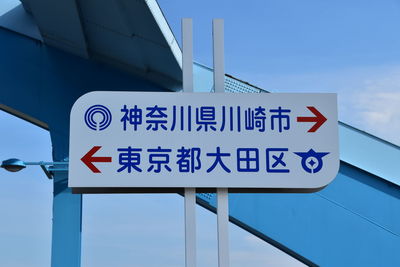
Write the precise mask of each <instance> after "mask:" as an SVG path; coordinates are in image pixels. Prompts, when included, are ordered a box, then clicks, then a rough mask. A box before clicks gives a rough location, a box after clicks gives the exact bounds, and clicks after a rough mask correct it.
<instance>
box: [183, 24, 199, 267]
mask: <svg viewBox="0 0 400 267" xmlns="http://www.w3.org/2000/svg"><path fill="white" fill-rule="evenodd" d="M192 29H193V27H192V19H189V18H184V19H182V40H183V42H182V48H183V49H182V50H183V51H182V72H183V77H182V78H183V92H190V93H193V30H192ZM184 196H185V266H186V267H196V189H195V188H185V193H184Z"/></svg>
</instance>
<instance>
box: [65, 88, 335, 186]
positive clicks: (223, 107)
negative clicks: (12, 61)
mask: <svg viewBox="0 0 400 267" xmlns="http://www.w3.org/2000/svg"><path fill="white" fill-rule="evenodd" d="M70 127H71V129H70V153H69V155H70V162H69V187H72V188H81V189H83V188H97V189H101V188H108V190H110V188H111V191H112V190H113V189H118V188H133V189H138V188H142V189H143V188H147V189H148V190H149V189H150V191H151V189H152V188H153V189H158V190H159V189H160V188H169V189H171V188H185V187H195V188H229V189H230V190H231V191H239V192H240V191H243V192H244V191H246V192H248V191H252V190H255V189H258V190H257V191H263V190H264V189H265V191H274V190H275V191H280V192H281V191H291V192H297V191H298V192H304V191H317V190H318V189H321V188H323V187H324V186H326V185H327V184H328V183H329V182H331V181H332V180H333V179H334V178H335V176H336V174H337V172H338V169H339V151H338V147H339V146H338V120H337V100H336V94H280V93H279V94H277V93H272V94H266V93H253V94H234V93H225V94H219V93H161V92H92V93H88V94H86V95H83V96H82V97H80V98H79V99H78V100H77V101H76V102H75V104H74V106H73V108H72V111H71V125H70ZM200 190H201V189H200ZM100 191H101V190H100ZM116 191H117V190H116Z"/></svg>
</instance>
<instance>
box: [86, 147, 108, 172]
mask: <svg viewBox="0 0 400 267" xmlns="http://www.w3.org/2000/svg"><path fill="white" fill-rule="evenodd" d="M100 148H101V146H94V147H92V149H90V150H89V152H88V153H86V155H85V156H83V157H82V158H81V160H82V162H83V163H84V164H85V165H86V166H87V167H88V168H89V169H90V170H91V171H92V172H94V173H101V171H100V170H99V169H97V168H96V166H94V165H93V162H111V157H93V155H94V154H95V153H96V152H97V151H98V150H99V149H100Z"/></svg>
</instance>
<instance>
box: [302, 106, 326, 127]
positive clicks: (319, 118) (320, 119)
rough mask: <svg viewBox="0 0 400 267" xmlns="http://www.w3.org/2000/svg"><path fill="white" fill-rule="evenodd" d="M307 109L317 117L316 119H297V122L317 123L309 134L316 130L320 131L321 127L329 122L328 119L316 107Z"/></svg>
mask: <svg viewBox="0 0 400 267" xmlns="http://www.w3.org/2000/svg"><path fill="white" fill-rule="evenodd" d="M307 108H308V109H309V110H310V111H311V112H312V113H313V114H314V115H315V117H297V121H298V122H315V124H314V125H313V127H311V128H310V129H309V130H308V132H315V131H316V130H318V129H319V127H321V126H322V124H324V123H325V122H326V121H327V119H326V118H325V116H324V115H322V114H321V112H319V111H318V110H317V109H316V108H315V107H307Z"/></svg>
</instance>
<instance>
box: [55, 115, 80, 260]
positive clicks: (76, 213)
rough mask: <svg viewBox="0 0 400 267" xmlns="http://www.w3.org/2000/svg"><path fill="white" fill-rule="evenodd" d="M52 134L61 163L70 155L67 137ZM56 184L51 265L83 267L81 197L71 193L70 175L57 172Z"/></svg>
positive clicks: (56, 159)
mask: <svg viewBox="0 0 400 267" xmlns="http://www.w3.org/2000/svg"><path fill="white" fill-rule="evenodd" d="M68 112H69V111H68ZM50 126H52V125H50ZM51 128H52V127H50V129H51ZM50 134H51V141H52V145H53V161H57V162H61V161H62V160H63V159H64V158H66V157H67V155H68V135H61V134H58V133H55V132H52V131H50ZM53 182H54V192H53V194H54V196H53V229H52V244H51V266H52V267H79V266H81V234H82V195H80V194H72V192H71V189H70V188H68V173H67V172H55V173H54V178H53Z"/></svg>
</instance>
